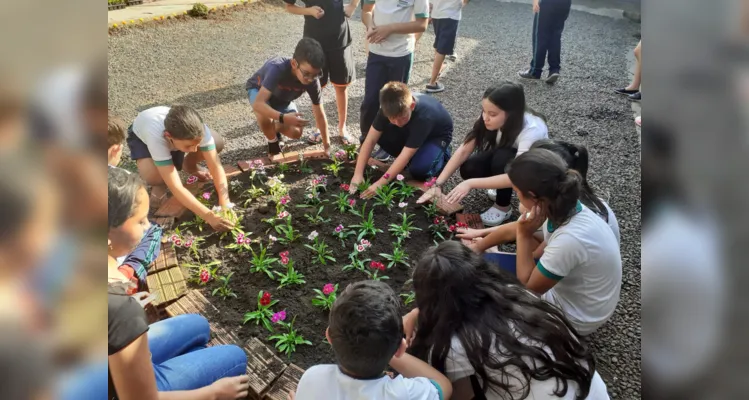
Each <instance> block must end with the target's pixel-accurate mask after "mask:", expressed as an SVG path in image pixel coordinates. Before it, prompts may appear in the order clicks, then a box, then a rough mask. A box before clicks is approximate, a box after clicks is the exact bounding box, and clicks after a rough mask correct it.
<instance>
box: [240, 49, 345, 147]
mask: <svg viewBox="0 0 749 400" xmlns="http://www.w3.org/2000/svg"><path fill="white" fill-rule="evenodd" d="M324 64H325V54H324V53H323V50H322V47H321V46H320V43H318V42H317V41H316V40H314V39H310V38H304V39H302V40H300V41H299V44H297V46H296V49H295V50H294V57H293V58H291V59H289V58H285V57H275V58H271V59H270V60H268V61H266V62H265V64H263V66H262V67H261V68H260V69H259V70H258V71H257V72H255V74H253V75H252V77H250V79H249V80H248V81H247V85H246V89H247V96H248V97H249V99H250V104H251V105H252V109H253V110H254V111H255V116H256V117H257V121H258V125H260V129H261V130H262V131H263V134H264V135H265V138H266V139H268V154H269V155H271V156H273V155H275V154H278V153H280V152H281V146H280V143H279V138H280V135H284V136H286V137H289V138H291V139H298V138H300V137H301V136H302V132H303V129H304V127H305V126H307V125H308V124H309V121H308V120H307V119H305V118H303V116H302V114H300V113H299V112H298V109H297V107H296V104H294V100H296V99H298V98H299V96H301V95H302V93H303V92H307V94H308V95H309V97H310V100H311V101H312V112H313V114H314V115H315V122H316V124H317V129H318V131H319V132H314V133H311V134H309V135H308V136H307V141H309V142H310V143H313V144H314V143H319V142H320V141H321V140H320V139H322V144H323V147H324V148H325V151H328V150H329V149H330V142H329V140H328V121H327V118H326V117H325V110H324V109H323V104H322V96H321V91H320V75H321V71H322V67H323V65H324Z"/></svg>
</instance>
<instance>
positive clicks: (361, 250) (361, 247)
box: [356, 245, 364, 253]
mask: <svg viewBox="0 0 749 400" xmlns="http://www.w3.org/2000/svg"><path fill="white" fill-rule="evenodd" d="M356 251H358V252H359V253H361V252H363V251H364V246H362V245H358V246H356Z"/></svg>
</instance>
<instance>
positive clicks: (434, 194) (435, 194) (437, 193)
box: [416, 187, 442, 204]
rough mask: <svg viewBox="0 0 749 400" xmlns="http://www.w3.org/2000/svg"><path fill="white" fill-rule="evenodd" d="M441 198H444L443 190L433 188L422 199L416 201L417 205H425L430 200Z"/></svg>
mask: <svg viewBox="0 0 749 400" xmlns="http://www.w3.org/2000/svg"><path fill="white" fill-rule="evenodd" d="M440 197H442V189H440V188H438V187H432V188H430V189H429V190H427V191H426V192H425V193H424V194H423V195H421V197H419V199H418V200H416V204H424V203H426V202H427V201H430V200H437V199H439V198H440Z"/></svg>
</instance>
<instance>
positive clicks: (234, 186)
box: [229, 180, 242, 196]
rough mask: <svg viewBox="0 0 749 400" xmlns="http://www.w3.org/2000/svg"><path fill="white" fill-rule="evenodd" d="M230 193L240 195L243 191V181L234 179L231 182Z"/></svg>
mask: <svg viewBox="0 0 749 400" xmlns="http://www.w3.org/2000/svg"><path fill="white" fill-rule="evenodd" d="M229 193H231V194H233V195H235V196H236V195H238V194H241V193H242V182H240V181H237V180H233V181H231V182H229Z"/></svg>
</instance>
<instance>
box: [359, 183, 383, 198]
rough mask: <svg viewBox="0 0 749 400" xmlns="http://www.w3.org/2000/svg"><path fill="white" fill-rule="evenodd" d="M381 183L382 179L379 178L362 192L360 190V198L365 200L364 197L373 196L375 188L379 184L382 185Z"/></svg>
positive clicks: (377, 187) (378, 186) (375, 191)
mask: <svg viewBox="0 0 749 400" xmlns="http://www.w3.org/2000/svg"><path fill="white" fill-rule="evenodd" d="M382 185H383V180H382V179H380V180H378V181H377V182H375V183H373V184H371V185H370V186H369V187H368V188H367V190H365V191H364V192H362V194H361V198H362V199H365V200H366V199H371V198H372V197H374V195H375V194H377V189H379V188H380V186H382Z"/></svg>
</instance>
